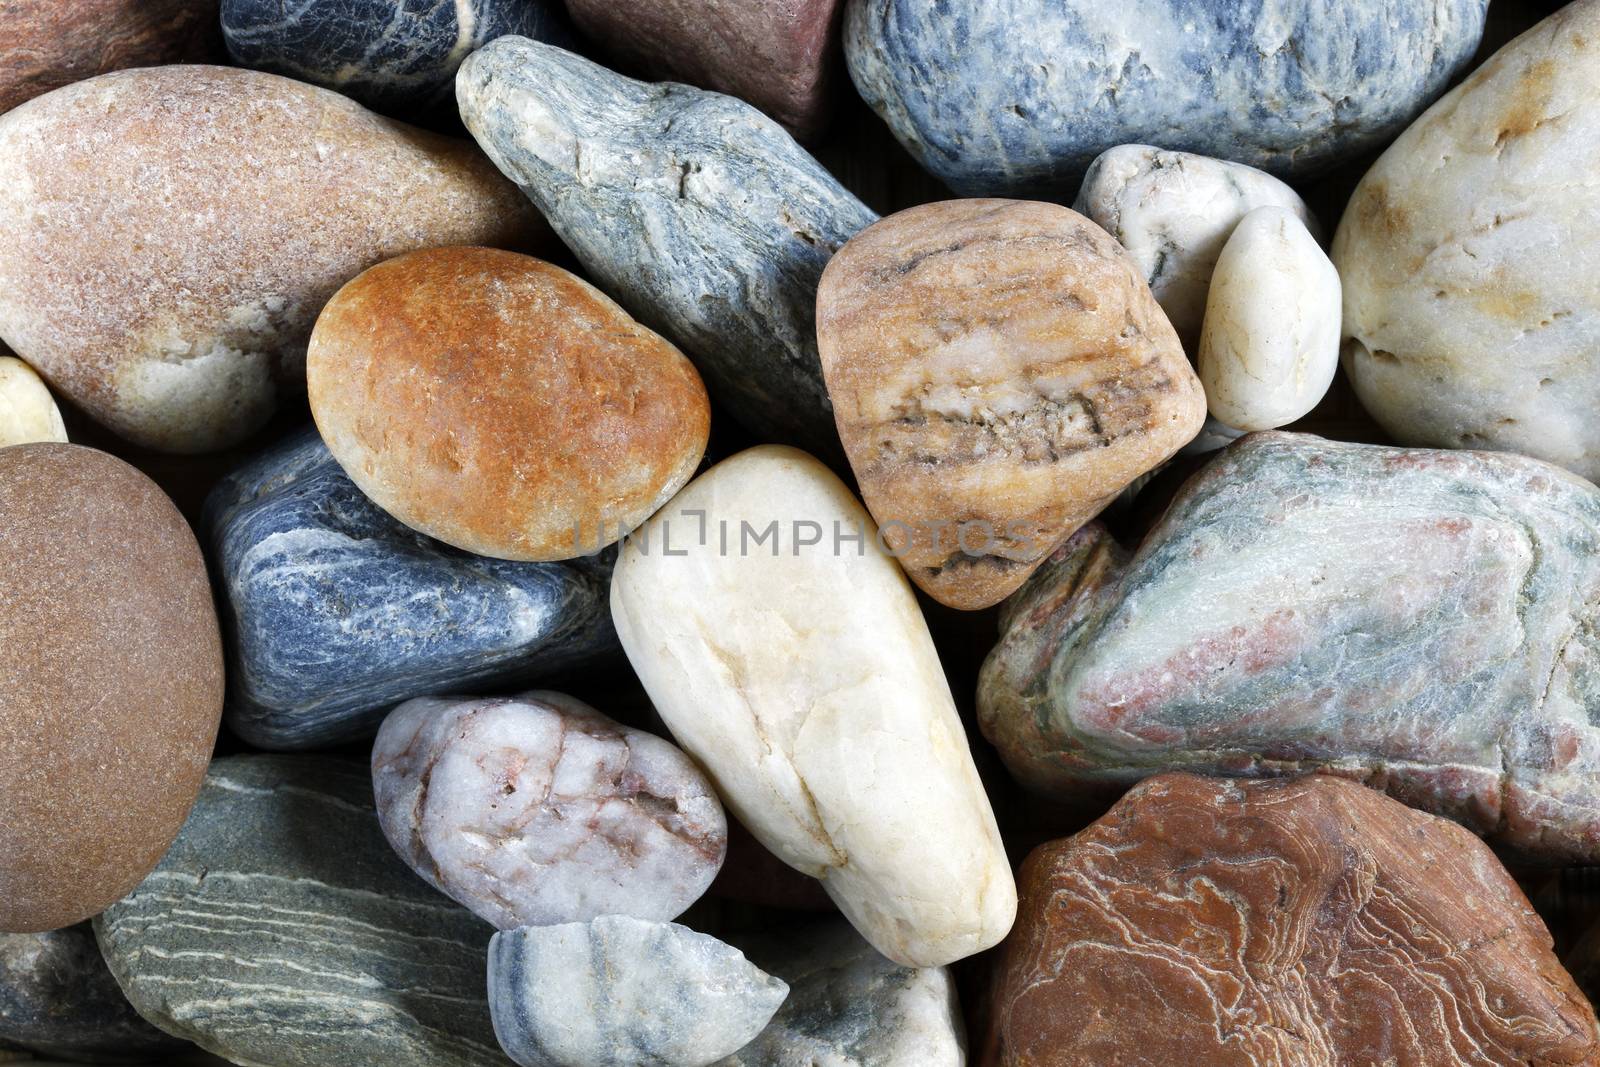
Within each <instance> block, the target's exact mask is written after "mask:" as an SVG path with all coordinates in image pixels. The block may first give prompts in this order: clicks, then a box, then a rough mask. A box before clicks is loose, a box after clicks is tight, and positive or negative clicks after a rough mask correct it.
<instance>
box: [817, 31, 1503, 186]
mask: <svg viewBox="0 0 1600 1067" xmlns="http://www.w3.org/2000/svg"><path fill="white" fill-rule="evenodd" d="M1487 7H1488V3H1487V0H1400V2H1398V3H1397V2H1394V0H1347V2H1344V3H1337V4H1330V3H1326V2H1324V0H1245V2H1240V0H1150V2H1146V3H1136V4H1116V3H1106V2H1105V0H1049V2H1044V0H998V2H996V0H949V2H947V3H941V4H928V3H926V2H925V0H850V4H849V6H848V8H846V13H845V27H844V45H845V56H846V58H847V60H848V61H849V67H850V76H851V77H852V78H853V79H854V81H855V83H856V88H857V89H858V90H860V92H861V95H862V96H863V97H864V98H865V99H866V101H867V103H868V104H870V105H871V106H872V108H873V110H875V111H876V112H877V113H878V114H879V115H881V116H882V117H883V119H884V121H885V122H887V123H888V124H889V128H890V129H891V130H893V131H894V133H895V136H896V137H898V138H899V139H900V141H901V143H902V144H904V145H905V146H906V148H907V149H908V150H909V151H910V152H911V154H912V155H914V156H916V157H917V159H918V160H919V161H920V162H921V163H922V165H923V166H925V167H927V168H928V170H930V171H932V172H933V174H934V175H935V176H937V177H939V178H941V179H943V180H944V181H945V182H946V183H947V184H949V186H950V187H951V188H952V189H954V190H956V191H957V192H958V193H961V194H962V195H966V196H982V195H1008V194H1009V195H1041V194H1043V195H1049V196H1071V195H1072V193H1073V191H1074V190H1075V189H1076V188H1077V182H1078V179H1079V178H1080V177H1081V176H1082V175H1083V172H1084V169H1085V168H1086V167H1088V166H1089V163H1090V161H1092V160H1093V159H1094V157H1095V156H1097V155H1099V154H1100V153H1101V152H1103V151H1105V150H1106V149H1108V148H1111V147H1114V146H1116V145H1121V144H1128V143H1132V142H1149V143H1153V144H1159V145H1161V146H1162V147H1164V148H1172V149H1181V150H1184V151H1189V152H1197V153H1200V154H1201V155H1208V156H1217V157H1219V158H1221V159H1231V160H1235V161H1237V162H1240V163H1246V164H1249V165H1250V166H1253V167H1260V168H1262V169H1265V170H1269V171H1272V172H1274V173H1288V172H1293V173H1295V174H1299V175H1305V174H1311V173H1314V172H1316V171H1320V170H1323V169H1325V168H1326V167H1328V166H1331V165H1333V164H1335V163H1338V162H1342V161H1344V160H1346V159H1348V158H1350V157H1351V156H1355V155H1359V154H1360V153H1362V152H1364V151H1367V150H1370V149H1374V148H1377V147H1379V146H1381V145H1382V144H1384V143H1385V142H1386V141H1387V140H1389V139H1390V138H1392V137H1393V136H1394V135H1395V134H1396V133H1398V132H1399V131H1400V130H1402V129H1404V128H1405V125H1406V123H1408V122H1410V121H1411V119H1412V118H1413V117H1414V116H1415V115H1416V114H1417V112H1418V111H1420V110H1422V108H1423V107H1425V106H1426V105H1427V104H1428V102H1429V101H1431V100H1432V99H1433V98H1434V97H1435V96H1437V95H1438V94H1439V93H1440V92H1441V91H1443V89H1444V87H1445V85H1446V84H1448V83H1449V81H1450V78H1451V76H1452V75H1453V74H1454V73H1455V72H1456V71H1457V70H1458V69H1459V68H1460V67H1461V65H1462V64H1464V63H1465V62H1466V61H1467V60H1469V59H1470V58H1471V57H1472V53H1473V51H1474V50H1475V49H1476V48H1477V46H1478V41H1479V39H1480V38H1481V37H1482V35H1483V25H1484V14H1485V11H1486V9H1487Z"/></svg>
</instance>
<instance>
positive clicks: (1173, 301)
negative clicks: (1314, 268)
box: [1072, 144, 1322, 353]
mask: <svg viewBox="0 0 1600 1067" xmlns="http://www.w3.org/2000/svg"><path fill="white" fill-rule="evenodd" d="M1261 207H1282V208H1288V209H1289V210H1290V211H1293V212H1294V213H1295V214H1296V215H1297V216H1298V217H1299V218H1300V221H1301V222H1303V223H1305V224H1306V228H1307V229H1309V230H1310V231H1311V233H1312V235H1313V236H1316V237H1318V238H1320V236H1321V233H1322V230H1321V227H1320V226H1319V224H1318V223H1317V220H1316V218H1315V217H1314V216H1313V215H1312V214H1311V211H1310V209H1309V208H1307V207H1306V205H1305V201H1303V200H1301V199H1300V195H1299V194H1298V193H1296V192H1295V191H1294V190H1293V189H1291V188H1289V187H1288V186H1287V185H1285V184H1284V183H1283V182H1281V181H1279V180H1278V179H1276V178H1274V177H1273V176H1272V175H1270V174H1266V173H1264V172H1262V171H1259V170H1256V169H1255V168H1254V167H1247V166H1245V165H1244V164H1242V163H1230V162H1228V161H1227V160H1224V159H1212V158H1211V157H1210V156H1198V155H1195V154H1194V153H1192V152H1168V151H1165V150H1163V149H1160V148H1153V147H1151V146H1150V145H1144V144H1125V145H1118V146H1117V147H1116V148H1110V149H1107V150H1106V151H1104V152H1102V153H1100V155H1099V156H1098V157H1096V159H1095V161H1094V163H1093V164H1091V165H1090V167H1089V173H1088V174H1087V175H1085V176H1084V179H1083V186H1082V187H1081V188H1080V189H1079V190H1078V199H1077V200H1076V201H1075V202H1074V203H1073V205H1072V208H1073V210H1074V211H1077V212H1079V213H1081V214H1084V215H1087V216H1088V217H1089V218H1091V219H1093V220H1094V221H1095V222H1097V223H1099V224H1100V226H1101V227H1102V228H1104V229H1105V231H1106V232H1107V233H1109V234H1111V236H1113V237H1115V238H1116V239H1117V241H1118V243H1120V244H1121V245H1122V247H1124V248H1126V249H1127V250H1128V254H1129V255H1130V256H1132V257H1133V261H1134V262H1135V263H1137V264H1138V265H1139V269H1140V270H1141V271H1142V272H1143V273H1144V279H1145V281H1146V282H1148V283H1149V285H1150V292H1151V293H1152V294H1154V296H1155V298H1156V303H1158V304H1160V305H1161V310H1162V311H1165V312H1166V313H1167V318H1168V320H1170V321H1171V323H1172V328H1173V329H1175V330H1177V331H1178V337H1179V339H1181V340H1182V341H1183V346H1184V349H1185V350H1186V351H1188V352H1191V353H1193V352H1196V351H1198V346H1199V343H1200V324H1201V322H1202V321H1203V320H1204V319H1205V313H1206V293H1207V292H1208V291H1209V290H1210V288H1211V273H1212V271H1213V270H1214V269H1215V268H1216V265H1217V257H1218V256H1220V255H1221V254H1222V246H1223V245H1224V244H1226V243H1227V241H1228V237H1229V235H1230V234H1232V233H1233V229H1234V227H1235V226H1237V225H1239V223H1240V221H1241V220H1242V219H1243V218H1244V217H1245V216H1246V215H1248V214H1249V213H1250V212H1252V211H1254V210H1255V209H1256V208H1261Z"/></svg>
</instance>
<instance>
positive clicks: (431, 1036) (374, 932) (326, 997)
mask: <svg viewBox="0 0 1600 1067" xmlns="http://www.w3.org/2000/svg"><path fill="white" fill-rule="evenodd" d="M95 932H96V933H97V934H98V936H99V939H100V947H101V949H102V951H104V953H105V956H106V962H107V963H108V964H110V966H111V971H112V973H113V974H114V975H116V978H117V982H118V983H119V984H120V985H121V986H122V990H123V992H124V993H126V994H127V995H128V999H129V1000H130V1001H132V1002H133V1006H134V1007H135V1008H137V1009H138V1010H139V1013H140V1014H141V1015H143V1016H144V1017H145V1018H146V1019H149V1020H150V1021H151V1022H154V1023H156V1024H157V1025H158V1026H160V1027H161V1028H162V1029H163V1030H166V1031H167V1032H169V1033H172V1034H176V1035H179V1036H181V1037H185V1038H187V1039H189V1040H191V1041H193V1042H194V1043H195V1044H197V1045H200V1046H201V1047H202V1048H205V1049H207V1050H209V1051H211V1052H215V1053H216V1054H218V1055H219V1056H222V1057H224V1058H226V1059H228V1060H230V1061H232V1062H234V1063H253V1064H262V1065H263V1067H328V1065H329V1064H342V1063H349V1064H356V1063H362V1064H367V1063H384V1064H396V1065H404V1067H467V1065H472V1067H478V1065H495V1067H501V1065H504V1064H505V1062H506V1061H505V1057H504V1056H502V1055H501V1054H500V1050H499V1049H498V1048H496V1047H495V1040H494V1034H493V1031H492V1029H491V1025H490V1017H489V1008H488V1003H487V1001H486V999H485V997H484V990H483V976H484V971H485V966H486V958H485V951H484V950H485V947H486V945H485V942H486V937H485V935H486V934H487V933H488V930H487V929H486V928H485V927H484V925H483V924H482V923H481V922H480V921H479V920H478V919H477V918H476V917H475V916H474V915H473V914H472V913H471V912H469V911H467V910H466V909H465V908H462V907H460V906H458V905H457V904H455V903H454V902H453V901H450V900H448V899H446V898H445V897H442V896H440V895H439V894H438V893H436V892H434V891H433V890H432V889H430V888H429V887H428V886H426V885H424V884H423V883H422V882H421V881H420V880H419V879H418V878H417V877H416V876H415V875H413V874H412V873H411V872H410V871H409V870H407V869H406V866H405V864H403V863H401V862H400V860H399V859H398V858H397V857H396V856H395V855H394V852H393V851H392V850H390V848H389V845H388V843H387V842H385V841H384V839H383V833H382V831H380V830H379V829H378V819H377V815H376V814H375V813H374V811H373V808H372V787H371V781H370V779H369V778H368V776H367V774H366V771H365V769H364V768H362V767H361V766H360V765H359V764H347V763H343V762H340V761H337V760H333V759H329V758H326V757H323V756H259V755H257V756H233V757H229V758H226V759H219V760H217V761H216V762H215V763H214V764H213V765H212V767H211V771H210V773H209V774H208V775H207V776H206V784H205V787H204V788H203V789H202V790H201V792H200V799H199V801H198V802H197V803H196V804H195V808H194V813H193V814H192V815H191V816H190V818H189V821H188V823H187V824H186V825H185V826H184V828H183V833H182V834H180V835H179V836H178V840H177V841H176V842H175V843H174V844H173V846H172V850H171V851H170V852H168V853H167V856H166V858H165V859H164V860H162V861H161V866H160V867H158V868H157V869H156V870H155V872H154V873H152V874H151V875H150V877H149V878H147V879H145V881H144V884H142V885H141V886H139V888H137V889H136V890H134V891H133V892H132V893H130V894H129V895H128V896H127V897H126V898H125V899H123V900H122V901H120V902H118V903H117V904H114V905H113V906H112V907H110V908H108V909H107V910H106V912H105V914H103V915H101V916H100V917H99V918H97V919H96V920H95Z"/></svg>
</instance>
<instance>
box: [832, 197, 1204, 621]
mask: <svg viewBox="0 0 1600 1067" xmlns="http://www.w3.org/2000/svg"><path fill="white" fill-rule="evenodd" d="M817 342H818V347H819V350H820V352H821V355H822V369H823V375H824V377H825V378H826V380H827V383H828V393H829V395H830V396H831V397H832V399H833V410H834V417H835V419H836V420H837V421H838V426H839V436H840V438H841V439H842V440H843V441H844V447H845V454H846V455H848V456H849V458H850V465H851V467H853V468H854V470H855V473H856V478H857V480H858V481H859V482H860V484H861V493H862V496H863V497H864V498H865V500H866V503H867V507H868V508H870V509H871V511H872V515H873V518H875V519H876V520H877V521H878V523H879V525H880V526H881V527H882V528H884V530H885V531H886V539H888V540H889V543H890V544H891V545H892V546H893V547H894V549H895V551H896V554H897V556H898V557H899V559H900V563H901V565H902V566H903V567H905V569H906V573H907V574H909V575H910V576H911V579H912V581H914V582H916V583H917V584H918V585H919V586H921V587H922V588H923V590H925V591H926V592H927V593H928V594H929V595H930V596H932V597H933V598H934V599H935V600H938V601H940V602H941V603H944V604H948V605H950V606H951V607H956V608H967V609H974V608H984V607H989V606H990V605H992V604H996V603H998V602H1000V601H1001V600H1003V599H1005V597H1007V596H1009V595H1010V594H1011V593H1012V592H1013V591H1014V590H1015V589H1016V588H1017V587H1018V586H1019V585H1021V584H1022V583H1023V582H1024V581H1025V580H1026V579H1027V577H1028V575H1029V574H1032V573H1033V570H1034V568H1036V567H1037V566H1038V565H1039V564H1040V563H1041V562H1043V561H1044V559H1045V558H1046V557H1047V556H1049V555H1050V553H1051V552H1052V551H1054V550H1055V548H1056V546H1057V545H1059V544H1060V543H1061V542H1062V541H1063V540H1065V539H1066V538H1067V537H1068V536H1069V535H1071V534H1072V532H1073V531H1074V530H1076V529H1077V528H1078V527H1079V526H1081V525H1082V524H1083V523H1085V522H1087V521H1088V520H1089V519H1091V518H1093V517H1094V516H1095V515H1096V514H1098V513H1099V512H1100V510H1101V509H1102V508H1104V507H1105V506H1106V505H1107V504H1109V503H1110V502H1111V501H1112V500H1114V499H1115V498H1116V496H1117V494H1118V493H1120V492H1122V490H1123V489H1125V488H1126V487H1127V486H1128V484H1129V483H1130V482H1132V481H1133V480H1134V479H1135V478H1137V477H1138V476H1139V475H1141V474H1143V473H1144V472H1146V471H1148V470H1150V469H1152V468H1154V467H1156V466H1159V465H1160V464H1162V463H1164V462H1165V461H1166V460H1167V459H1169V458H1170V457H1171V456H1172V455H1173V454H1174V453H1175V452H1177V451H1178V449H1179V448H1181V447H1183V445H1185V444H1186V443H1188V441H1189V440H1190V439H1191V438H1193V437H1194V435H1195V434H1196V433H1198V432H1199V430H1200V426H1201V424H1202V423H1203V422H1204V420H1205V407H1206V398H1205V395H1204V393H1203V392H1202V391H1201V388H1200V382H1199V380H1198V379H1197V378H1196V377H1195V375H1194V372H1193V370H1191V369H1190V367H1189V362H1188V360H1186V359H1185V358H1184V355H1183V349H1182V348H1181V347H1180V346H1179V344H1178V338H1177V336H1176V335H1175V334H1174V333H1173V331H1172V327H1171V325H1169V324H1168V322H1167V320H1166V316H1165V315H1163V314H1162V313H1161V309H1160V308H1159V307H1157V306H1156V303H1155V301H1154V300H1153V299H1151V296H1150V290H1149V288H1148V287H1146V285H1145V283H1144V280H1143V278H1141V277H1140V273H1139V271H1138V269H1137V268H1136V267H1135V266H1134V264H1133V262H1132V261H1131V260H1130V259H1129V257H1128V256H1127V254H1126V253H1124V252H1123V250H1122V249H1121V248H1120V247H1119V246H1118V245H1117V243H1116V242H1115V241H1113V240H1112V239H1111V238H1110V237H1108V236H1107V235H1106V234H1105V233H1104V232H1103V231H1102V230H1100V229H1099V228H1097V227H1095V226H1094V225H1093V224H1091V223H1090V222H1089V221H1088V220H1087V219H1085V218H1084V217H1083V216H1081V215H1078V214H1076V213H1075V212H1072V211H1069V210H1068V209H1066V208H1064V207H1057V206H1056V205H1053V204H1039V203H1030V202H1026V201H1018V200H950V201H945V202H943V203H937V204H925V205H923V206H921V207H914V208H910V209H909V210H906V211H901V212H899V213H897V214H895V215H891V216H889V217H888V218H886V219H884V220H883V221H882V222H879V223H877V224H876V225H873V226H871V227H868V228H867V229H866V230H863V231H862V232H861V233H860V234H858V235H856V236H855V237H854V238H852V239H851V240H850V242H849V243H848V244H846V245H845V246H844V248H842V249H841V250H840V251H839V254H838V255H836V256H834V258H833V260H832V262H830V263H829V264H828V268H827V270H826V271H825V272H824V273H823V277H822V285H821V288H820V289H819V290H818V293H817Z"/></svg>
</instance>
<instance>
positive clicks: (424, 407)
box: [306, 248, 711, 561]
mask: <svg viewBox="0 0 1600 1067" xmlns="http://www.w3.org/2000/svg"><path fill="white" fill-rule="evenodd" d="M306 385H307V388H308V390H309V392H310V396H311V410H312V413H313V414H314V415H315V416H316V419H317V428H318V429H320V430H321V431H322V437H323V440H325V441H327V443H328V448H329V449H330V450H331V451H332V452H333V455H334V458H335V459H337V460H338V461H339V463H340V465H341V466H342V467H344V470H345V473H346V474H347V475H349V476H350V479H351V480H352V481H354V482H355V483H356V485H358V486H360V487H361V491H362V492H364V493H366V494H367V496H368V497H369V498H371V499H372V500H373V501H374V502H375V503H376V504H377V505H378V506H379V507H381V508H383V509H384V510H385V511H387V512H388V513H389V514H391V515H393V516H394V517H395V518H397V519H399V520H400V521H401V522H403V523H405V524H406V525H407V526H410V527H411V528H413V529H415V530H417V531H419V532H421V533H425V534H428V535H429V536H432V537H436V538H438V539H439V540H441V541H444V542H445V543H446V544H450V545H454V546H455V547H457V548H460V549H464V550H466V551H468V552H473V553H476V554H477V555H482V556H493V557H496V558H498V559H513V560H525V561H527V560H542V561H548V560H559V559H570V558H572V557H574V556H579V555H584V554H588V553H593V552H598V551H599V550H600V549H601V548H603V547H605V546H606V545H609V544H611V543H612V542H613V541H615V540H617V539H618V538H619V537H621V536H622V535H623V534H624V533H626V532H627V531H629V530H631V529H633V528H634V527H636V526H638V525H639V523H641V522H643V521H644V520H645V519H646V518H648V517H649V516H650V514H651V512H653V511H655V510H656V509H657V508H659V507H660V506H661V505H662V504H665V503H666V502H667V501H668V500H670V499H671V498H672V495H673V494H674V493H676V492H677V491H678V490H679V489H681V488H683V485H684V483H685V482H687V481H688V480H689V476H690V475H692V474H693V473H694V469H695V467H696V466H697V465H698V464H699V462H700V457H701V455H702V454H704V452H705V447H706V437H707V435H708V434H709V433H710V429H711V407H710V403H709V401H707V399H706V392H705V387H704V386H703V385H701V384H700V376H699V375H698V374H696V373H695V369H694V367H693V365H691V364H690V362H689V361H688V360H687V359H685V358H684V356H683V353H681V352H679V351H678V350H677V349H676V348H673V347H672V345H670V344H668V343H667V342H666V341H664V340H662V339H661V338H660V337H659V336H657V335H656V334H654V333H652V332H651V331H649V330H647V329H645V328H644V327H643V326H640V325H639V324H638V323H636V322H634V321H633V320H632V319H631V318H629V317H628V314H627V312H625V311H623V310H622V309H621V308H620V307H618V306H617V305H616V304H615V303H613V302H612V301H611V300H610V298H608V297H607V296H606V295H605V294H604V293H602V292H600V291H599V290H598V289H596V288H594V287H593V286H592V285H589V284H588V283H587V282H585V281H583V280H582V279H581V278H578V277H576V276H574V275H572V274H569V273H568V272H566V271H564V270H562V269H561V268H560V267H556V266H552V265H551V264H549V263H545V262H543V261H542V260H537V259H534V258H532V257H531V256H522V255H517V254H516V253H514V252H502V251H497V250H495V249H490V248H434V249H427V250H424V251H421V252H413V253H410V254H408V255H404V256H400V257H399V258H397V259H392V260H389V261H388V262H386V263H380V264H378V265H377V266H376V267H373V268H371V269H370V270H368V271H366V272H365V273H363V274H361V275H360V276H359V277H357V278H356V279H354V280H353V281H351V282H350V283H349V284H347V285H345V287H344V288H342V289H340V290H339V291H338V292H337V293H336V294H334V297H333V299H332V300H330V301H328V305H327V307H325V308H323V309H322V314H321V315H320V316H319V317H318V319H317V325H316V329H315V330H314V331H313V332H312V335H311V346H310V349H309V350H308V351H307V354H306Z"/></svg>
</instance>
